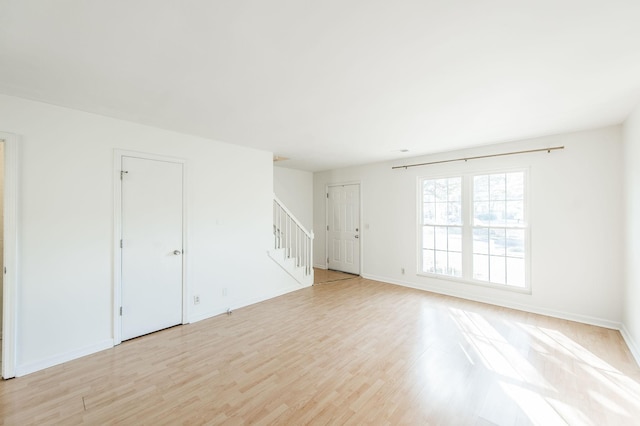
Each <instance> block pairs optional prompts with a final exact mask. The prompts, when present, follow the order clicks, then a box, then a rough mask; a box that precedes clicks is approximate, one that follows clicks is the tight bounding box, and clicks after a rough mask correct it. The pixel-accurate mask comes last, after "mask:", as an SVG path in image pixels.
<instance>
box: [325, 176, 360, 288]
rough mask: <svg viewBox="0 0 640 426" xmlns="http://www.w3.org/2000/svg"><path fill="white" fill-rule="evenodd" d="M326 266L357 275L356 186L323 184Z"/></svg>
mask: <svg viewBox="0 0 640 426" xmlns="http://www.w3.org/2000/svg"><path fill="white" fill-rule="evenodd" d="M327 194H328V196H327V257H328V259H329V261H328V265H327V266H328V268H329V269H333V270H336V271H342V272H348V273H351V274H357V275H359V274H360V185H359V184H348V185H332V186H329V187H327Z"/></svg>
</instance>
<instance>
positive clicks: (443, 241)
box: [435, 226, 447, 250]
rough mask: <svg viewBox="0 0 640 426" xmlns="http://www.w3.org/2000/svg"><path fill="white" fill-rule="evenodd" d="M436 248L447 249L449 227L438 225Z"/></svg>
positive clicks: (436, 229)
mask: <svg viewBox="0 0 640 426" xmlns="http://www.w3.org/2000/svg"><path fill="white" fill-rule="evenodd" d="M435 231H436V250H447V228H446V227H444V226H436V227H435Z"/></svg>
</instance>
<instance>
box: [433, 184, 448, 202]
mask: <svg viewBox="0 0 640 426" xmlns="http://www.w3.org/2000/svg"><path fill="white" fill-rule="evenodd" d="M434 182H435V184H436V201H447V186H448V185H447V179H436V180H435V181H434Z"/></svg>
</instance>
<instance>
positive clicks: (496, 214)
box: [490, 201, 506, 226]
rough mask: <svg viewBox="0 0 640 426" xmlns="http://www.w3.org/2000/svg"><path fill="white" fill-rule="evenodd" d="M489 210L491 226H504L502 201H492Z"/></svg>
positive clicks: (504, 208) (504, 204) (504, 213)
mask: <svg viewBox="0 0 640 426" xmlns="http://www.w3.org/2000/svg"><path fill="white" fill-rule="evenodd" d="M490 209H491V225H498V226H501V225H506V220H505V219H506V217H505V216H506V212H505V210H506V203H505V202H504V201H492V202H491V205H490Z"/></svg>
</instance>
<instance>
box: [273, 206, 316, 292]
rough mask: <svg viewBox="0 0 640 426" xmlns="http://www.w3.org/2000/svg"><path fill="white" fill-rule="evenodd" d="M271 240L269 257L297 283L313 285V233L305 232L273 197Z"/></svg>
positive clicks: (285, 208)
mask: <svg viewBox="0 0 640 426" xmlns="http://www.w3.org/2000/svg"><path fill="white" fill-rule="evenodd" d="M273 239H274V247H273V249H271V250H269V252H268V253H269V256H270V257H271V258H272V259H273V260H274V261H275V262H276V263H277V264H278V265H280V266H281V267H282V269H284V270H285V271H286V272H287V273H288V274H289V275H291V276H292V277H293V278H294V279H295V280H296V281H298V283H300V284H302V285H305V286H309V285H313V231H307V230H306V229H305V228H304V226H302V224H301V223H300V222H299V221H298V219H296V218H295V216H294V215H293V214H292V213H291V212H290V211H289V209H287V207H286V206H285V205H284V204H282V201H280V200H279V199H278V197H276V196H275V195H274V196H273Z"/></svg>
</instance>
